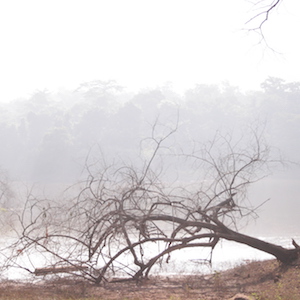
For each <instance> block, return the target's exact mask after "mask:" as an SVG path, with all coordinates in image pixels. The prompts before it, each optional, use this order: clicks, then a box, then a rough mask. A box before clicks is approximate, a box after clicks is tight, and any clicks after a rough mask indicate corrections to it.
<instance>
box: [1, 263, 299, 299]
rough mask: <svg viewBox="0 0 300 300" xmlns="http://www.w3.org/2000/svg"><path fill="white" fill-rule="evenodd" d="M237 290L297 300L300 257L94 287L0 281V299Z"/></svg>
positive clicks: (214, 294) (203, 294)
mask: <svg viewBox="0 0 300 300" xmlns="http://www.w3.org/2000/svg"><path fill="white" fill-rule="evenodd" d="M238 293H243V294H245V295H247V296H249V297H252V299H255V300H271V299H272V300H273V299H280V300H298V299H299V295H300V260H299V261H297V262H295V263H294V264H293V265H291V266H281V265H280V264H279V263H278V262H277V261H276V260H267V261H257V262H248V263H247V264H243V265H241V266H238V267H235V268H233V269H230V270H227V271H224V272H215V273H213V274H209V275H189V276H181V277H158V276H155V277H151V278H150V279H149V280H145V281H143V282H140V283H138V284H136V283H135V282H120V283H107V284H106V285H104V286H95V285H91V284H89V283H86V282H82V281H79V280H71V279H64V280H62V279H60V280H58V279H56V280H54V279H52V280H47V281H40V282H38V283H24V282H23V283H22V282H15V281H6V282H1V284H0V300H21V299H22V300H29V299H30V300H71V299H77V300H79V299H80V300H97V299H98V300H100V299H101V300H142V299H143V300H148V299H149V300H150V299H151V300H153V299H159V300H183V299H185V300H192V299H193V300H194V299H198V300H221V299H222V300H224V299H230V298H232V297H233V296H234V295H236V294H238Z"/></svg>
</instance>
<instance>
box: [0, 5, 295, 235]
mask: <svg viewBox="0 0 300 300" xmlns="http://www.w3.org/2000/svg"><path fill="white" fill-rule="evenodd" d="M270 2H272V1H269V2H268V1H262V2H261V3H262V4H263V5H264V4H267V3H270ZM260 11H261V10H260V8H259V6H255V5H253V4H252V3H251V1H241V0H236V1H233V0H230V1H222V0H218V1H199V0H197V1H192V0H191V1H177V0H172V1H169V0H163V1H161V0H160V1H155V0H154V1H141V0H138V1H131V0H128V1H120V0H118V1H114V0H110V1H90V0H85V1H76V0H75V1H74V0H72V1H68V0H63V1H61V0H60V1H55V0H54V1H40V0H39V1H31V0H28V1H14V0H12V1H6V2H4V1H2V2H1V3H0V37H1V49H0V65H1V69H0V79H1V83H2V84H1V88H0V145H1V147H0V166H1V168H2V170H3V172H4V173H5V176H6V177H7V178H9V181H11V182H15V183H16V182H18V183H19V182H26V184H28V185H30V184H34V183H40V184H43V185H49V186H50V184H51V186H55V185H56V184H71V183H73V182H76V180H78V178H80V177H82V175H83V173H82V172H83V166H84V163H85V159H86V157H87V155H88V153H90V151H96V153H102V154H103V155H104V156H105V157H107V159H111V158H115V159H121V160H125V161H133V162H134V160H135V158H136V157H137V156H138V154H139V146H140V141H141V140H142V139H144V138H145V137H148V136H149V135H150V134H151V126H152V125H153V123H154V122H155V120H156V119H157V117H159V122H160V123H162V124H165V125H169V124H170V125H172V124H174V123H176V121H177V118H179V119H178V122H179V124H180V130H179V131H178V135H177V137H176V143H177V144H178V145H182V147H183V146H184V145H187V143H188V142H189V141H190V142H191V141H193V140H199V141H205V140H207V139H211V137H212V136H213V135H214V133H215V131H216V130H219V129H222V130H223V131H224V132H234V131H236V129H237V128H238V129H241V128H243V127H247V126H248V125H252V126H253V127H255V126H256V127H258V128H259V129H260V130H262V128H265V129H264V132H265V137H266V140H267V141H268V143H269V144H270V145H271V146H273V147H274V148H276V149H280V151H281V153H282V155H283V157H284V159H285V160H287V161H292V162H297V163H299V153H300V141H299V136H300V135H299V133H300V132H299V131H300V83H299V82H300V78H299V71H298V70H299V65H300V61H299V60H300V58H299V53H300V44H299V42H298V39H297V36H298V29H299V28H300V18H299V17H300V2H299V1H291V0H290V1H289V0H285V1H283V2H282V3H281V4H280V5H279V7H278V8H277V9H276V10H275V11H274V12H272V14H271V16H270V18H269V20H268V22H267V23H265V25H264V27H263V30H264V31H263V33H264V35H265V38H266V40H265V41H261V36H260V35H258V34H256V33H255V32H252V31H250V32H249V31H248V30H243V29H245V28H248V29H249V28H250V29H251V28H254V27H255V26H257V21H255V22H254V23H250V24H245V23H246V22H247V20H249V19H250V18H251V17H252V16H254V15H256V14H258V13H259V12H260ZM260 41H261V42H260ZM266 42H267V43H268V46H269V47H268V46H267V45H266ZM271 48H273V49H275V51H273V50H271ZM178 116H179V117H178ZM91 149H92V150H91ZM100 149H101V152H100ZM97 151H98V152H97ZM299 175H300V172H299V167H298V166H297V165H295V164H291V165H289V167H286V168H281V169H277V170H274V174H273V175H272V176H270V177H269V178H268V179H266V180H264V181H262V182H261V183H259V184H258V185H257V187H256V188H253V190H251V193H252V194H251V197H252V198H253V201H254V202H255V203H260V202H262V201H264V200H266V199H268V198H271V201H269V202H268V203H267V204H266V205H265V206H263V207H262V208H261V209H260V211H259V213H260V215H261V216H262V217H261V218H260V219H259V220H258V221H257V227H255V230H256V233H257V232H260V233H267V234H273V235H279V234H287V235H289V234H295V233H297V230H298V228H299V225H300V221H299V217H298V212H299V209H300V204H299V195H300V184H299V183H300V182H299ZM3 176H4V175H3ZM5 205H10V204H9V203H6V204H5ZM257 228H258V229H259V231H257Z"/></svg>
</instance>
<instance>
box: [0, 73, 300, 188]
mask: <svg viewBox="0 0 300 300" xmlns="http://www.w3.org/2000/svg"><path fill="white" fill-rule="evenodd" d="M0 114H1V118H0V122H1V126H0V144H1V147H0V166H1V169H2V170H3V171H4V172H5V173H6V175H7V176H9V177H10V178H12V179H13V180H24V181H28V182H65V183H69V182H73V181H74V180H76V179H78V178H79V177H80V176H81V175H82V170H83V166H84V164H85V160H86V158H87V157H88V156H89V155H90V154H89V153H91V151H94V150H95V149H96V151H99V153H101V155H103V156H104V157H107V159H116V158H118V159H122V160H128V161H133V160H134V159H135V158H136V157H138V156H139V155H141V153H139V149H140V143H141V141H143V140H144V139H145V138H147V137H149V136H151V132H152V129H153V125H154V124H155V123H159V124H161V125H163V126H166V127H168V126H174V124H177V125H178V134H177V136H176V144H177V145H179V146H181V147H182V148H184V147H190V146H191V145H192V143H193V141H204V140H207V139H210V138H212V137H213V136H214V134H215V132H216V131H217V130H224V131H226V132H234V131H236V130H237V129H239V130H240V129H242V128H243V127H247V126H252V127H253V128H255V127H259V128H262V127H265V128H264V134H265V137H266V139H267V141H268V143H269V144H270V145H271V146H273V147H276V148H278V149H280V150H281V151H282V153H283V155H284V156H285V157H286V158H288V159H289V160H292V161H297V160H299V150H300V139H299V137H300V82H293V83H287V82H285V81H284V80H282V79H279V78H273V77H269V78H268V79H266V80H265V81H264V82H263V83H262V84H261V90H259V91H249V92H241V91H240V90H239V88H238V87H234V86H231V85H230V84H228V83H223V84H220V85H205V84H198V85H196V86H195V87H193V88H191V89H188V90H186V91H185V93H183V94H182V95H178V94H176V93H175V92H174V91H173V90H172V87H171V86H168V85H166V86H162V87H159V88H156V89H144V90H141V91H139V92H138V93H136V94H133V93H129V92H127V91H126V88H123V87H121V86H119V85H118V84H117V83H116V82H114V81H109V82H103V81H92V82H87V83H83V84H81V85H80V86H79V87H78V88H77V89H75V90H60V91H58V92H55V93H54V92H51V91H47V90H45V91H36V92H35V93H33V94H32V96H30V97H29V98H26V99H16V100H15V101H12V102H10V103H2V104H1V106H0Z"/></svg>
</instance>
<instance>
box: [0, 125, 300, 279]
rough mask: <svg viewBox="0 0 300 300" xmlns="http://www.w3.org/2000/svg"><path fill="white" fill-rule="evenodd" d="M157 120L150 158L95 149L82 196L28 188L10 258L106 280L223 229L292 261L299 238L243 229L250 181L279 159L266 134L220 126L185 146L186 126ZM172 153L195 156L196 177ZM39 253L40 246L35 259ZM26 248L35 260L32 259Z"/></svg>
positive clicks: (212, 242)
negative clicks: (98, 156)
mask: <svg viewBox="0 0 300 300" xmlns="http://www.w3.org/2000/svg"><path fill="white" fill-rule="evenodd" d="M157 126H158V124H156V126H154V128H153V133H152V137H151V138H150V139H147V140H145V141H144V143H145V144H146V145H147V146H146V148H143V153H144V154H145V155H146V156H147V157H148V159H147V160H146V161H145V162H144V164H142V165H141V167H139V168H135V167H133V166H130V165H128V164H123V165H122V164H121V165H119V164H117V163H115V162H114V163H112V164H110V165H109V164H107V163H105V162H104V161H100V162H101V164H100V167H99V164H98V163H99V162H97V161H93V160H91V159H90V160H87V164H86V169H87V171H88V177H87V180H86V181H85V183H84V187H83V188H81V189H80V191H79V193H78V194H77V196H76V197H74V198H73V199H71V200H69V201H68V202H64V203H63V204H57V205H55V204H54V203H51V202H50V201H47V200H40V199H35V198H34V197H28V199H27V202H26V204H25V207H24V210H23V213H22V214H21V215H19V221H20V227H19V228H21V230H19V233H18V234H19V238H18V239H17V241H16V242H15V243H14V244H13V245H10V246H9V247H8V248H7V249H6V250H3V251H2V253H6V257H7V263H6V265H7V266H19V267H23V268H26V270H28V271H29V272H31V273H35V274H36V275H41V274H47V273H59V272H71V273H74V274H75V275H77V276H80V277H84V278H85V279H87V280H90V281H92V282H94V283H97V284H99V283H101V282H106V281H116V280H127V279H135V280H139V279H142V278H145V277H148V275H149V273H150V271H151V270H152V268H153V266H154V265H156V264H162V263H167V262H169V261H170V259H171V258H172V257H171V254H172V252H174V251H176V250H179V249H184V248H191V247H198V248H199V247H201V248H202V247H206V248H208V249H210V251H211V253H213V250H214V248H215V246H216V245H217V244H218V243H219V241H220V240H221V239H226V240H232V241H235V242H238V243H242V244H246V245H249V246H250V247H253V248H256V249H259V250H261V251H264V252H267V253H270V254H272V255H274V256H275V257H276V258H277V259H278V260H280V261H281V262H282V263H289V262H291V261H293V260H294V259H296V258H297V257H298V255H299V252H300V251H299V246H298V245H297V243H296V242H295V241H293V244H294V247H295V248H294V249H285V248H283V247H281V246H278V245H274V244H270V243H267V242H265V241H263V240H260V239H257V238H254V237H250V236H247V235H244V234H242V233H240V232H239V230H238V223H239V222H240V221H242V220H243V219H245V218H247V217H249V216H250V215H252V214H255V209H254V208H253V207H251V205H250V204H249V203H248V202H247V201H248V200H247V199H248V198H247V194H246V191H247V188H248V187H249V185H251V184H253V183H255V182H256V181H257V180H259V179H261V178H262V177H264V176H265V175H266V174H267V173H268V168H269V167H270V163H271V160H270V156H269V154H270V153H269V152H270V149H269V147H267V146H266V145H265V143H264V142H263V139H262V137H261V136H259V135H258V134H257V133H256V134H255V133H253V136H252V138H251V140H250V141H249V142H248V143H245V141H244V139H240V140H238V141H237V140H234V139H233V137H232V136H231V135H222V134H220V133H217V134H216V136H215V138H214V139H213V140H212V141H211V142H210V143H207V144H204V145H202V144H197V143H195V144H194V146H193V149H192V151H190V152H189V153H188V154H186V153H178V152H177V154H176V155H175V154H174V151H172V149H173V148H174V147H172V146H171V145H170V144H168V141H170V140H171V139H172V137H173V136H174V134H175V132H176V128H174V129H170V130H169V131H168V132H167V133H166V134H164V135H158V134H156V127H157ZM158 136H160V137H158ZM173 146H174V145H173ZM149 153H150V154H149ZM166 155H168V156H172V157H173V158H175V159H176V160H178V159H179V160H180V159H182V160H183V161H184V162H185V163H186V164H187V167H182V170H183V172H184V173H189V174H190V176H191V175H192V176H193V178H194V181H193V183H192V184H188V182H187V181H186V182H185V183H183V184H182V183H181V182H179V180H174V177H168V176H166V173H165V172H164V168H163V167H162V162H163V161H165V158H166ZM177 163H178V161H177ZM174 165H175V163H174V162H173V163H171V164H170V165H169V166H168V167H171V166H174ZM96 166H97V167H96ZM171 171H172V170H171ZM173 171H174V170H173ZM173 171H172V172H173ZM171 178H173V179H171ZM189 181H190V180H189ZM76 187H77V186H76ZM32 253H35V255H39V256H40V259H39V260H38V262H37V263H35V264H34V263H33V261H32V258H31V255H32ZM199 255H200V254H199ZM26 257H27V261H28V262H31V263H32V265H30V264H27V265H26V266H25V265H24V264H23V262H24V261H25V258H26ZM210 259H211V258H210ZM113 278H114V279H113ZM116 278H119V279H116ZM120 278H121V279H120Z"/></svg>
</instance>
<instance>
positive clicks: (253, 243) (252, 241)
mask: <svg viewBox="0 0 300 300" xmlns="http://www.w3.org/2000/svg"><path fill="white" fill-rule="evenodd" d="M219 236H220V237H221V238H224V239H226V240H230V241H235V242H238V243H241V244H245V245H248V246H250V247H252V248H255V249H258V250H261V251H264V252H266V253H269V254H271V255H274V256H275V257H276V258H277V259H278V260H279V261H281V262H282V263H285V264H288V263H290V262H292V261H294V260H296V259H297V258H298V256H299V253H300V247H299V246H298V245H297V244H296V243H295V241H293V245H294V246H295V248H294V249H286V248H283V247H281V246H278V245H275V244H271V243H268V242H265V241H263V240H260V239H257V238H254V237H251V236H248V235H245V234H242V233H239V232H236V231H233V230H231V229H229V228H226V231H225V232H221V233H220V234H219Z"/></svg>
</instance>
